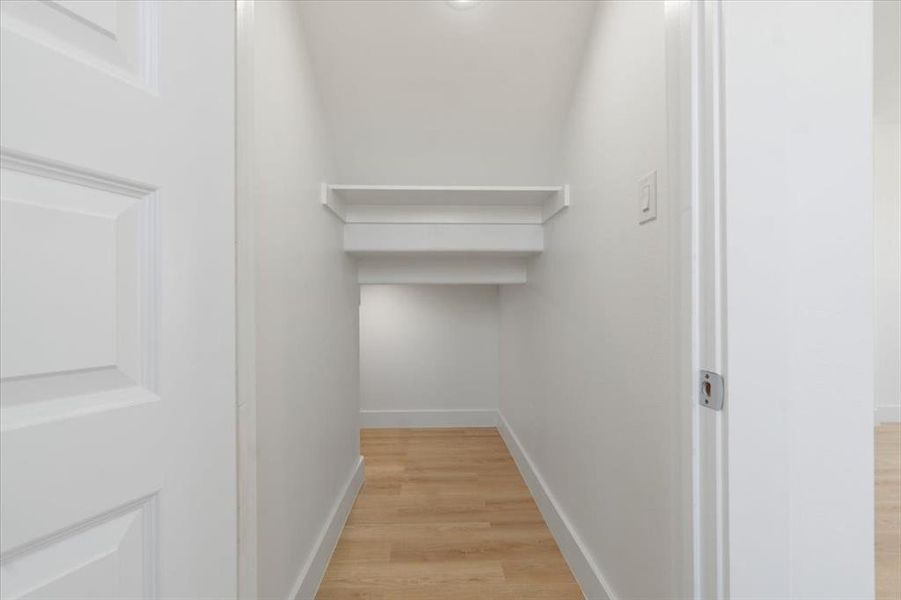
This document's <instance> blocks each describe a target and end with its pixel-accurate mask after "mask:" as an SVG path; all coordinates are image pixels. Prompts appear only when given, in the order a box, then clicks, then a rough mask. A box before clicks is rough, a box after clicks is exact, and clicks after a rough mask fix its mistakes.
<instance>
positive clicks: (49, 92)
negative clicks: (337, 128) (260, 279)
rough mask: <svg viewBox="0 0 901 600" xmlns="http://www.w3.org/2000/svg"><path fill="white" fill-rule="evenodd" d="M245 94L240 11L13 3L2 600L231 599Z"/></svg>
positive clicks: (1, 36) (2, 231) (2, 373)
mask: <svg viewBox="0 0 901 600" xmlns="http://www.w3.org/2000/svg"><path fill="white" fill-rule="evenodd" d="M198 31H203V40H202V43H199V42H198V39H197V33H198ZM233 95H234V7H233V5H232V3H230V2H225V1H221V2H220V1H204V2H190V1H188V2H162V3H161V2H156V1H153V0H133V1H130V0H122V1H112V0H103V1H76V0H57V1H55V2H51V1H46V2H42V1H18V0H15V1H4V2H2V3H0V125H2V126H0V521H2V522H0V570H2V575H0V580H2V588H0V598H3V599H6V598H153V597H159V596H162V597H192V598H193V597H217V598H218V597H229V596H233V595H234V593H235V583H236V582H235V579H236V574H235V564H236V558H235V557H236V539H235V537H236V536H235V531H236V521H235V515H236V510H235V463H234V461H235V431H234V420H235V413H234V410H235V404H234V400H235V396H234V394H235V392H234V378H235V373H234V216H233V215H234V189H233V185H234V184H233V181H234V110H233V108H234V107H233V102H234V101H233Z"/></svg>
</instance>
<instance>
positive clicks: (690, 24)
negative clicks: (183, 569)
mask: <svg viewBox="0 0 901 600" xmlns="http://www.w3.org/2000/svg"><path fill="white" fill-rule="evenodd" d="M721 2H722V0H714V1H709V2H705V1H704V0H664V9H665V35H666V40H665V43H666V89H667V170H668V173H669V175H668V179H669V181H668V183H669V190H670V198H671V202H672V206H673V210H672V211H671V219H672V222H671V231H672V232H673V235H672V236H671V242H670V249H671V253H670V254H671V256H672V261H673V263H672V264H671V268H672V274H673V276H672V280H671V285H672V292H673V295H672V297H673V298H674V300H675V301H674V303H673V306H672V319H671V321H672V323H673V334H674V335H673V336H672V339H673V340H674V346H673V356H674V357H676V359H677V360H676V369H677V373H676V379H675V381H676V383H677V385H678V392H677V399H678V401H679V402H680V404H681V406H682V407H683V409H682V411H681V413H680V419H681V422H680V423H679V424H678V427H679V430H680V432H681V433H682V436H681V437H682V442H681V454H682V461H681V467H682V468H681V472H680V474H679V478H680V482H679V484H680V485H681V487H682V497H683V498H684V500H685V506H686V507H687V508H688V509H689V510H688V511H686V514H685V518H684V519H682V521H683V525H682V526H681V529H680V530H678V531H673V532H671V533H672V535H673V536H674V539H679V540H683V542H682V543H681V548H680V550H681V552H680V554H681V555H682V556H684V557H685V563H684V564H683V568H682V569H680V571H681V572H682V573H683V581H681V582H677V583H678V585H679V587H680V588H681V589H684V590H690V596H691V597H692V598H694V599H696V600H711V599H713V598H722V599H725V598H728V596H729V590H728V577H727V574H728V568H727V565H728V562H727V556H728V536H727V529H726V525H727V519H726V514H727V497H728V496H727V493H726V486H727V477H726V449H727V444H726V419H727V418H728V398H727V402H726V404H725V407H724V409H723V410H722V411H720V412H711V411H710V409H707V408H702V407H700V406H698V404H697V390H696V374H697V373H698V370H699V369H701V368H705V369H709V370H713V371H717V372H719V373H720V374H722V375H723V376H725V375H726V373H724V371H723V369H724V368H725V334H726V332H725V291H726V288H725V284H726V280H725V270H724V268H723V264H724V263H723V260H722V257H723V247H724V245H723V244H724V238H723V232H724V227H723V219H724V203H723V190H724V174H723V169H722V165H723V160H722V159H723V155H722V136H723V129H722V117H723V95H722V41H721V40H722V38H721V35H720V33H721V15H722V4H721ZM235 7H236V38H237V39H236V57H235V61H236V64H235V66H236V82H235V95H236V98H235V101H236V103H235V117H236V124H235V136H236V140H235V143H236V152H235V157H236V202H235V211H236V246H237V247H236V253H235V256H236V268H237V273H236V277H237V282H236V325H237V329H236V331H237V355H236V369H237V370H236V378H237V411H236V415H237V437H238V439H237V454H238V456H237V469H238V473H237V481H238V484H237V485H238V522H237V524H236V525H237V527H236V535H237V539H238V598H240V599H246V600H251V599H254V598H256V597H257V589H258V587H257V582H258V571H257V553H258V548H257V518H256V517H257V487H256V486H257V454H256V436H257V431H256V333H255V329H256V325H255V310H256V309H255V282H256V253H255V244H254V237H255V217H254V202H253V187H254V183H253V182H254V179H253V160H252V159H253V152H254V127H253V114H254V103H253V98H254V0H235Z"/></svg>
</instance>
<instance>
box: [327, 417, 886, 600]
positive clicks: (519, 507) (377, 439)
mask: <svg viewBox="0 0 901 600" xmlns="http://www.w3.org/2000/svg"><path fill="white" fill-rule="evenodd" d="M361 450H362V453H363V455H364V456H365V457H366V483H365V484H364V485H363V489H362V490H361V492H360V495H359V497H358V498H357V501H356V503H355V504H354V507H353V510H352V511H351V513H350V517H349V518H348V520H347V526H346V527H345V529H344V532H343V533H342V535H341V539H340V541H339V542H338V547H337V548H336V549H335V554H334V556H333V557H332V560H331V562H330V563H329V567H328V570H327V572H326V574H325V578H324V579H323V582H322V586H321V587H320V590H319V594H318V595H317V598H318V599H319V600H344V599H355V600H356V599H359V600H387V599H389V598H390V599H395V598H398V599H410V600H426V599H429V600H431V599H435V600H443V599H454V600H458V599H459V600H465V599H466V598H497V599H501V600H504V599H523V600H538V599H544V598H547V599H553V600H564V599H566V598H581V594H580V592H579V587H578V585H577V584H576V582H575V580H574V579H573V577H572V574H571V573H570V571H569V569H568V568H567V566H566V563H565V562H564V560H563V556H562V555H561V554H560V551H559V549H558V548H557V546H556V544H555V543H554V540H553V538H552V537H551V534H550V531H548V529H547V526H546V525H545V523H544V521H543V520H542V518H541V514H540V513H539V512H538V507H537V506H536V505H535V502H534V501H533V500H532V497H531V495H530V494H529V490H528V488H526V485H525V483H524V482H523V481H522V478H521V477H520V475H519V471H518V470H517V468H516V465H515V464H514V462H513V459H512V458H511V457H510V454H509V453H508V452H507V448H506V446H505V445H504V442H503V440H502V439H501V438H500V435H499V434H498V433H497V431H496V430H495V429H368V430H363V431H362V432H361ZM875 467H876V472H875V483H876V597H877V598H878V600H901V424H898V423H889V424H883V425H880V426H879V427H877V429H876V464H875Z"/></svg>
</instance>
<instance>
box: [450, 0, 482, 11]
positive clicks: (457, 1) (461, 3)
mask: <svg viewBox="0 0 901 600" xmlns="http://www.w3.org/2000/svg"><path fill="white" fill-rule="evenodd" d="M481 1H482V0H447V5H448V6H450V7H451V8H455V9H457V10H469V9H470V8H475V7H476V6H477V5H478V4H479V2H481Z"/></svg>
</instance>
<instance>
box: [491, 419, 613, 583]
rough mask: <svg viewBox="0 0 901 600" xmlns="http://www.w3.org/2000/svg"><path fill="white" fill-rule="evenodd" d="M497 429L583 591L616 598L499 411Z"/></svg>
mask: <svg viewBox="0 0 901 600" xmlns="http://www.w3.org/2000/svg"><path fill="white" fill-rule="evenodd" d="M497 429H498V431H500V434H501V437H503V438H504V442H505V443H506V444H507V449H508V450H510V454H512V455H513V460H515V461H516V466H517V467H519V472H520V473H522V477H523V479H525V481H526V485H527V486H529V491H530V492H532V496H533V497H534V498H535V502H536V504H538V509H539V510H540V511H541V515H542V516H543V517H544V520H545V522H546V523H547V526H548V528H549V529H550V530H551V534H552V535H553V536H554V540H555V541H556V542H557V545H558V546H559V547H560V551H561V552H562V553H563V558H565V559H566V563H567V564H568V565H569V568H570V569H571V570H572V572H573V575H574V576H575V578H576V581H578V582H579V585H580V586H581V588H582V594H584V595H585V597H586V598H589V599H590V600H615V599H616V596H615V595H614V594H613V591H612V590H611V589H610V586H609V585H608V584H607V581H606V580H605V579H604V575H603V574H602V573H601V571H600V569H599V568H598V566H597V564H596V563H595V562H594V559H593V558H592V557H591V555H590V554H589V553H588V550H587V549H586V548H585V544H583V543H582V540H581V539H580V538H579V535H578V533H576V530H575V528H574V527H573V525H572V523H570V521H569V519H568V518H567V517H566V515H565V514H564V513H563V511H562V510H560V506H559V505H558V504H557V501H556V500H555V499H554V495H553V494H552V493H551V491H550V490H549V489H548V487H547V484H545V482H544V479H543V478H542V477H541V474H540V473H539V472H538V470H537V469H536V468H535V465H534V464H533V463H532V459H531V458H529V455H528V454H527V453H526V450H525V448H523V446H522V444H521V443H520V442H519V438H517V437H516V434H515V433H514V432H513V430H512V429H511V428H510V424H509V423H507V420H506V419H505V418H504V415H502V414H498V425H497Z"/></svg>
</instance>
